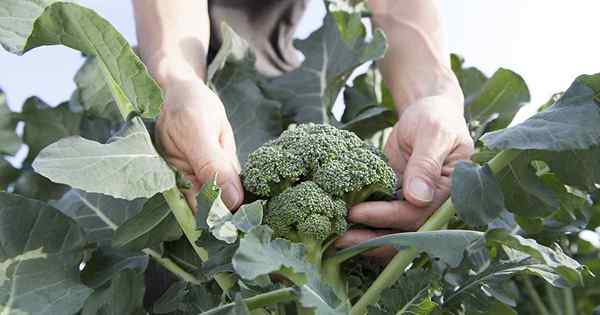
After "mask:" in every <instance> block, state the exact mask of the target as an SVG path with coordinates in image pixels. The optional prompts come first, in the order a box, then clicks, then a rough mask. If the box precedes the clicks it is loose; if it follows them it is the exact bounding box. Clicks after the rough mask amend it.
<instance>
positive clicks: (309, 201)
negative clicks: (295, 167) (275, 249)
mask: <svg viewBox="0 0 600 315" xmlns="http://www.w3.org/2000/svg"><path fill="white" fill-rule="evenodd" d="M346 213H347V210H346V205H345V203H344V202H343V201H342V200H339V199H334V198H332V197H331V196H330V195H328V194H327V193H326V192H325V191H324V190H323V189H322V188H321V187H319V185H317V184H316V183H315V182H312V181H304V182H302V183H300V184H298V185H296V186H293V187H290V188H288V189H286V190H285V191H284V192H282V193H281V194H279V195H277V196H275V197H273V198H271V200H269V202H268V204H267V211H266V214H265V223H266V224H268V225H269V226H270V227H271V228H272V229H273V232H274V235H275V236H276V237H283V238H288V239H292V240H294V241H301V240H306V239H311V240H315V241H323V240H325V239H327V238H329V237H330V236H332V235H340V234H342V233H344V232H345V231H346V230H347V228H348V224H347V222H346Z"/></svg>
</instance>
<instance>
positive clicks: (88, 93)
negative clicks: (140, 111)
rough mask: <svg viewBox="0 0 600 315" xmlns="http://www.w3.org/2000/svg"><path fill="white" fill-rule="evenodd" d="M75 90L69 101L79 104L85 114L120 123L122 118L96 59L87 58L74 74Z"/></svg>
mask: <svg viewBox="0 0 600 315" xmlns="http://www.w3.org/2000/svg"><path fill="white" fill-rule="evenodd" d="M75 84H76V85H77V90H75V92H74V93H73V96H72V97H71V101H74V102H76V103H77V104H79V105H80V106H81V107H82V108H83V109H84V110H85V112H86V113H87V114H89V115H93V116H95V117H101V118H105V119H108V120H111V121H121V120H122V119H123V117H122V116H121V114H120V113H119V108H118V107H117V104H116V103H115V100H114V98H113V96H112V94H111V92H110V88H109V87H108V85H107V84H106V82H105V81H104V74H103V73H102V69H101V67H100V65H99V63H98V59H97V58H96V57H93V56H92V57H88V58H87V59H86V61H85V63H84V64H83V66H81V68H80V69H79V71H77V74H75Z"/></svg>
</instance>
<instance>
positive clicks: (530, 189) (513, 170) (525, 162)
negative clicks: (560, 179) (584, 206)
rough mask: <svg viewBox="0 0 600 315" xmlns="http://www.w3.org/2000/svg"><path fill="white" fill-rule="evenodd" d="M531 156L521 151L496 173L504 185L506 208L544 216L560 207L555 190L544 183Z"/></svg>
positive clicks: (528, 214)
mask: <svg viewBox="0 0 600 315" xmlns="http://www.w3.org/2000/svg"><path fill="white" fill-rule="evenodd" d="M530 159H531V156H529V155H528V154H527V152H525V153H521V155H520V156H518V157H517V158H516V159H514V160H513V161H511V162H510V163H509V164H508V165H507V167H505V168H504V169H503V170H502V171H500V172H498V174H496V178H498V181H499V182H500V185H501V186H502V191H503V194H504V200H505V204H506V208H507V209H508V210H509V211H510V212H512V213H515V214H518V215H521V216H523V217H529V218H533V217H543V216H546V215H548V214H550V213H552V212H553V211H555V210H556V209H558V207H559V202H558V199H557V198H556V195H555V194H554V192H553V191H552V190H551V189H550V188H549V187H546V185H544V183H543V182H542V181H541V179H540V178H538V176H537V175H536V171H535V169H534V168H533V167H532V166H531V165H530Z"/></svg>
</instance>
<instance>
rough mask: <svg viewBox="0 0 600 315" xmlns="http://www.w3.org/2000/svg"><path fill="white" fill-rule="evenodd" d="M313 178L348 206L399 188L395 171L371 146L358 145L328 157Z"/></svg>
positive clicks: (386, 194)
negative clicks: (330, 158) (338, 155)
mask: <svg viewBox="0 0 600 315" xmlns="http://www.w3.org/2000/svg"><path fill="white" fill-rule="evenodd" d="M313 180H314V181H315V182H316V183H317V184H319V186H321V187H322V188H323V189H324V190H325V191H327V193H329V194H330V195H332V196H335V197H338V198H343V199H344V200H345V201H346V204H347V205H348V206H349V207H350V206H352V205H354V204H356V203H359V202H362V201H364V200H366V199H367V198H369V197H370V196H372V195H374V194H379V195H381V196H390V195H392V194H393V193H394V190H395V189H396V174H395V173H394V171H393V170H392V169H391V168H390V167H389V166H388V165H387V163H386V161H385V160H383V159H382V158H381V157H380V156H378V155H377V154H375V153H374V152H373V151H372V150H370V149H369V148H356V149H354V150H352V151H350V152H347V153H346V154H343V155H341V156H340V157H339V158H337V159H335V160H332V161H329V162H328V163H326V164H324V165H323V166H321V167H319V169H318V170H317V171H316V172H315V174H314V176H313Z"/></svg>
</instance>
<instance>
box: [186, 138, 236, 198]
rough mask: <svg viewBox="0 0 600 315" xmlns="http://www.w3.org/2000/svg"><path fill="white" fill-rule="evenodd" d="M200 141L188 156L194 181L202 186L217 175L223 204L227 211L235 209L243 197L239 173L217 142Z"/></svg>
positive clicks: (203, 139)
mask: <svg viewBox="0 0 600 315" xmlns="http://www.w3.org/2000/svg"><path fill="white" fill-rule="evenodd" d="M201 139H202V140H201V141H202V142H201V143H200V144H199V145H197V146H192V147H193V149H191V150H190V151H191V152H190V153H189V156H188V161H190V163H191V164H192V168H193V170H194V175H195V177H196V180H197V181H198V182H199V183H200V184H201V185H203V184H205V183H207V182H209V181H211V180H213V179H214V178H215V175H217V185H219V187H221V189H222V194H221V197H222V199H223V202H224V203H225V205H226V206H227V207H228V208H229V209H231V210H234V209H237V208H238V207H239V206H240V204H241V203H242V200H243V198H244V196H243V189H242V184H241V182H240V177H239V172H238V171H237V169H236V167H235V166H234V164H233V163H232V158H230V157H229V154H228V153H227V152H225V151H224V150H223V149H222V148H221V146H220V145H219V144H218V142H217V141H211V140H210V139H206V137H202V138H201Z"/></svg>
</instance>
